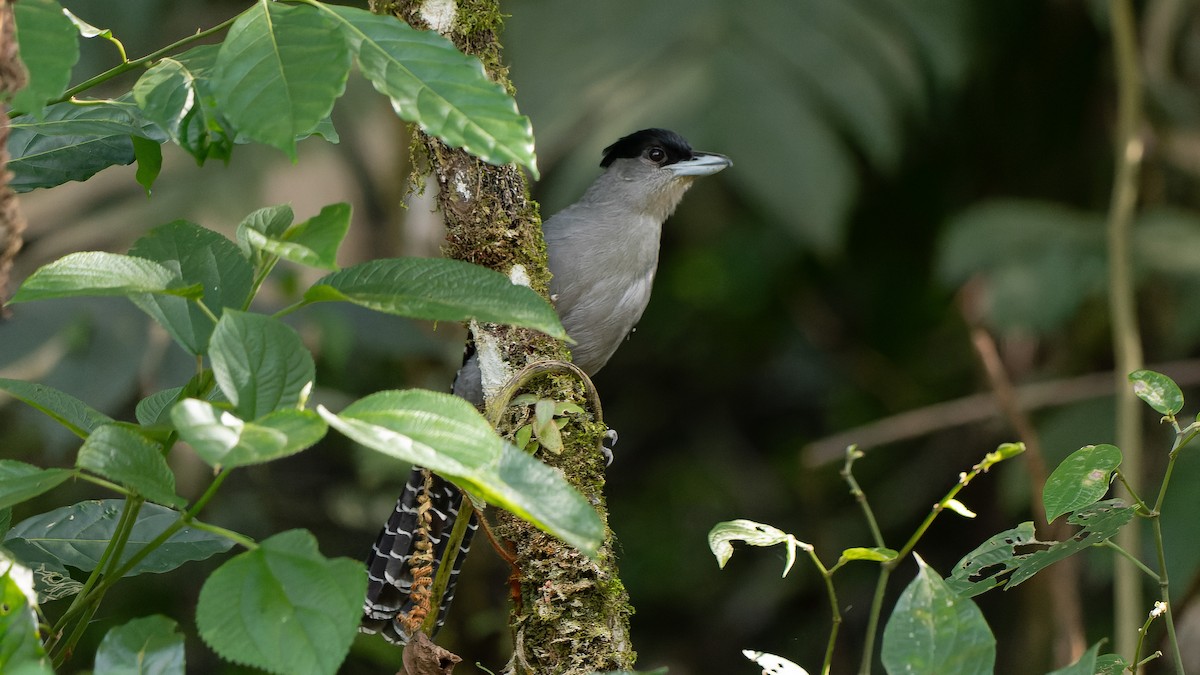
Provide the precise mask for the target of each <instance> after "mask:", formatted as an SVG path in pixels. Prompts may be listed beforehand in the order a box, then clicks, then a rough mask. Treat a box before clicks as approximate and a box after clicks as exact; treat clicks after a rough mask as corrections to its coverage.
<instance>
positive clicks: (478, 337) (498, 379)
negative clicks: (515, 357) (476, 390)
mask: <svg viewBox="0 0 1200 675" xmlns="http://www.w3.org/2000/svg"><path fill="white" fill-rule="evenodd" d="M471 334H472V335H474V336H475V355H476V357H478V359H479V376H480V383H481V384H482V385H483V397H484V399H485V400H491V399H492V397H494V396H495V395H496V393H497V392H498V391H500V387H502V386H504V383H505V382H508V378H510V377H512V369H510V368H509V367H508V364H507V363H505V362H504V357H503V354H502V353H501V351H500V341H499V340H497V339H496V338H495V337H493V336H491V335H488V334H487V333H486V332H484V331H482V330H480V328H479V324H477V323H476V322H474V321H472V322H471Z"/></svg>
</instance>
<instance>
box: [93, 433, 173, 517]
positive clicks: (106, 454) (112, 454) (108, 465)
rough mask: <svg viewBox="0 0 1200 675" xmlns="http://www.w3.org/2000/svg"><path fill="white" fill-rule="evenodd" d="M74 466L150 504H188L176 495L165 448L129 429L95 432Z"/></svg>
mask: <svg viewBox="0 0 1200 675" xmlns="http://www.w3.org/2000/svg"><path fill="white" fill-rule="evenodd" d="M75 464H76V466H78V467H79V468H81V469H87V470H88V471H91V472H92V473H95V474H97V475H100V476H103V477H105V478H108V479H109V480H112V481H115V482H117V483H119V484H121V485H123V486H125V487H127V488H129V489H130V490H133V491H134V492H136V493H137V494H139V495H141V496H143V497H145V498H146V499H149V500H150V501H154V502H158V503H160V504H165V505H167V506H175V507H179V506H183V505H184V504H186V503H187V502H186V501H185V500H184V499H183V498H182V497H179V496H178V495H176V494H175V474H173V473H171V468H170V467H168V466H167V460H166V459H165V458H164V457H163V448H162V445H160V444H158V443H156V442H154V441H152V440H150V439H149V438H147V437H146V436H144V435H142V434H140V433H138V432H137V431H134V430H133V429H131V428H129V427H127V426H124V425H119V424H107V425H105V426H102V427H100V428H98V429H96V430H95V431H93V432H92V433H91V435H90V436H88V438H87V440H86V441H84V442H83V447H81V448H80V449H79V457H78V458H77V459H76V461H75Z"/></svg>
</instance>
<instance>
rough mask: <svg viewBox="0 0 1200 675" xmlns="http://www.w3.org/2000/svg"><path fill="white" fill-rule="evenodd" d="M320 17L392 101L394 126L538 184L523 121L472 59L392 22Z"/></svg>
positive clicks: (352, 12)
mask: <svg viewBox="0 0 1200 675" xmlns="http://www.w3.org/2000/svg"><path fill="white" fill-rule="evenodd" d="M321 9H323V10H325V11H326V12H329V13H330V14H331V15H333V16H336V17H337V22H338V25H339V27H340V28H341V31H342V34H343V35H345V37H346V39H347V40H348V41H349V42H350V44H351V45H352V46H353V48H354V51H355V54H356V56H357V57H358V65H359V68H360V69H361V70H362V73H363V75H364V76H365V77H366V78H367V79H368V80H370V81H371V84H373V85H375V89H376V90H378V91H379V92H380V93H382V94H384V95H385V96H387V97H388V98H390V99H391V100H392V108H393V109H395V111H396V114H397V115H399V116H400V117H401V119H404V120H407V121H409V122H415V123H417V125H418V126H420V127H421V129H422V130H424V131H425V132H426V133H428V134H430V135H432V136H437V137H438V138H440V139H442V140H443V141H445V142H446V143H447V144H448V145H450V146H452V147H456V148H463V149H465V150H466V151H467V152H470V153H471V154H473V155H475V156H477V157H479V158H481V159H483V160H484V161H486V162H491V163H493V164H507V163H509V162H515V163H517V164H520V165H522V166H525V167H528V169H529V170H530V171H531V172H532V173H533V175H534V177H535V178H536V177H537V176H538V170H537V158H536V157H535V155H534V148H533V129H532V126H531V125H530V123H529V118H527V117H525V116H523V115H521V114H520V113H519V112H518V111H517V105H516V102H515V101H513V98H512V97H511V96H509V95H508V93H507V92H506V91H505V90H504V88H503V87H501V86H500V85H499V84H497V83H495V82H492V81H491V80H490V79H488V76H487V73H485V72H484V70H483V64H482V63H480V61H479V59H477V58H475V57H472V56H467V55H465V54H463V53H462V52H460V51H458V49H456V48H455V47H454V45H453V44H452V43H451V42H450V41H449V40H447V39H446V38H444V37H442V36H441V35H438V34H437V33H435V32H433V31H419V30H415V29H413V28H412V27H411V26H409V25H407V24H405V23H404V22H402V21H399V20H397V19H396V18H394V17H391V16H384V15H380V14H372V13H370V12H367V11H364V10H361V9H356V8H353V7H341V6H334V5H322V6H321Z"/></svg>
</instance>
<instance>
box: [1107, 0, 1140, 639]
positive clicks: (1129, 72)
mask: <svg viewBox="0 0 1200 675" xmlns="http://www.w3.org/2000/svg"><path fill="white" fill-rule="evenodd" d="M1109 16H1110V17H1111V29H1112V36H1113V65H1114V68H1115V75H1116V84H1117V120H1116V127H1117V128H1116V143H1115V157H1114V164H1115V168H1114V177H1113V189H1112V201H1111V204H1110V207H1109V215H1108V272H1109V275H1108V277H1109V287H1108V295H1109V309H1110V312H1111V314H1112V340H1113V356H1114V362H1115V366H1116V367H1115V371H1116V373H1115V376H1116V383H1115V384H1116V387H1117V400H1116V415H1115V419H1116V441H1117V447H1119V448H1121V453H1122V455H1123V464H1124V467H1125V473H1126V475H1127V476H1128V478H1129V482H1130V483H1131V484H1133V485H1134V486H1136V485H1138V484H1139V483H1140V482H1141V479H1142V466H1143V460H1142V450H1141V444H1140V438H1141V429H1140V427H1141V417H1140V415H1141V407H1140V404H1139V403H1138V399H1137V397H1136V396H1135V395H1134V393H1133V390H1132V388H1131V387H1130V386H1129V385H1128V382H1127V381H1126V376H1127V375H1128V374H1129V373H1131V372H1133V371H1135V370H1138V369H1140V368H1142V366H1143V356H1142V342H1141V335H1140V333H1139V332H1138V325H1137V304H1136V298H1135V295H1134V279H1133V262H1132V251H1131V248H1132V246H1131V243H1130V240H1131V230H1132V226H1133V217H1134V212H1135V209H1136V206H1137V200H1138V179H1139V175H1140V173H1141V163H1142V157H1143V155H1144V152H1145V148H1144V144H1143V141H1142V139H1141V136H1140V131H1141V126H1142V83H1141V73H1140V67H1139V63H1138V47H1137V25H1136V19H1135V17H1134V12H1133V5H1132V1H1131V0H1109ZM1140 532H1141V528H1140V527H1139V526H1138V521H1136V520H1135V521H1133V522H1131V523H1129V524H1128V525H1127V526H1125V527H1123V528H1122V529H1121V531H1120V533H1119V534H1118V535H1117V543H1118V544H1120V545H1121V546H1122V547H1123V548H1125V549H1126V550H1130V551H1137V550H1138V549H1139V548H1140V545H1139V542H1140V539H1141V534H1140ZM1113 574H1114V589H1113V593H1114V602H1113V605H1114V613H1115V618H1114V622H1113V625H1114V626H1115V632H1116V635H1115V641H1114V642H1115V647H1116V650H1117V652H1118V653H1121V652H1124V653H1129V652H1130V651H1132V650H1133V648H1134V643H1135V642H1137V640H1138V636H1137V635H1136V633H1135V631H1132V630H1130V629H1124V630H1122V629H1121V626H1125V625H1127V624H1126V622H1127V620H1128V617H1130V616H1136V615H1137V614H1138V613H1140V611H1141V607H1142V606H1143V603H1142V589H1141V586H1140V585H1139V584H1140V582H1139V575H1138V570H1137V569H1135V568H1134V566H1133V565H1132V564H1131V563H1129V562H1128V561H1127V560H1125V559H1123V558H1118V559H1117V560H1116V561H1115V567H1114V572H1113Z"/></svg>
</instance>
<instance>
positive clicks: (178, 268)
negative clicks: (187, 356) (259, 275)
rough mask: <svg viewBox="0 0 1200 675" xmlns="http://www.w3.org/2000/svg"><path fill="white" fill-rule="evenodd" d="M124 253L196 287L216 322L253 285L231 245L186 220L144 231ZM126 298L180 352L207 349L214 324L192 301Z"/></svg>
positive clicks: (240, 303) (239, 305) (251, 276)
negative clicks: (167, 337) (153, 264)
mask: <svg viewBox="0 0 1200 675" xmlns="http://www.w3.org/2000/svg"><path fill="white" fill-rule="evenodd" d="M129 255H131V256H135V257H137V258H142V259H145V260H151V261H153V262H155V263H158V264H159V265H162V266H163V267H165V268H166V269H168V270H170V271H171V272H172V273H173V274H174V275H175V276H177V277H178V278H181V279H184V280H185V281H187V282H188V283H199V284H201V286H202V287H203V288H204V293H203V295H202V296H201V297H200V300H201V301H202V302H203V303H204V305H205V306H206V307H207V308H208V309H209V311H211V312H212V313H213V314H215V315H216V316H217V317H218V318H219V317H220V316H221V315H222V313H223V312H224V311H225V309H226V308H229V307H232V308H234V309H241V308H242V307H243V306H245V305H246V301H247V299H248V298H249V295H250V290H251V287H252V286H253V283H254V269H253V268H251V267H250V263H248V262H246V259H245V258H243V257H242V255H241V253H240V252H239V251H238V247H237V245H236V244H234V243H233V242H232V241H230V240H229V239H226V238H225V237H224V236H222V235H221V234H219V233H217V232H213V231H212V230H209V229H207V228H204V227H201V226H199V225H197V224H195V223H191V222H188V221H186V220H176V221H172V222H170V223H167V224H165V225H160V226H158V227H156V228H154V229H152V230H150V231H149V232H147V233H146V234H145V235H143V236H142V237H140V238H139V239H138V240H137V241H135V242H134V243H133V246H132V247H130V249H129ZM131 299H132V300H133V302H134V303H135V304H136V305H137V306H138V307H139V308H141V309H142V311H144V312H146V313H147V314H149V315H150V316H151V317H153V318H154V320H155V321H157V322H158V323H159V324H161V325H162V326H163V328H166V329H167V332H168V333H170V334H171V337H173V338H175V341H176V342H178V343H179V344H180V345H181V346H183V348H184V349H187V350H188V351H189V352H191V353H193V354H200V353H202V352H204V351H206V350H207V349H208V340H209V337H210V336H211V335H212V332H213V329H214V327H215V326H214V324H213V320H212V319H211V318H210V317H209V316H208V314H206V313H205V312H204V310H202V309H200V307H199V306H198V305H197V304H196V303H195V302H190V301H188V300H186V299H184V298H175V297H162V296H156V295H135V296H132V297H131Z"/></svg>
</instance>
